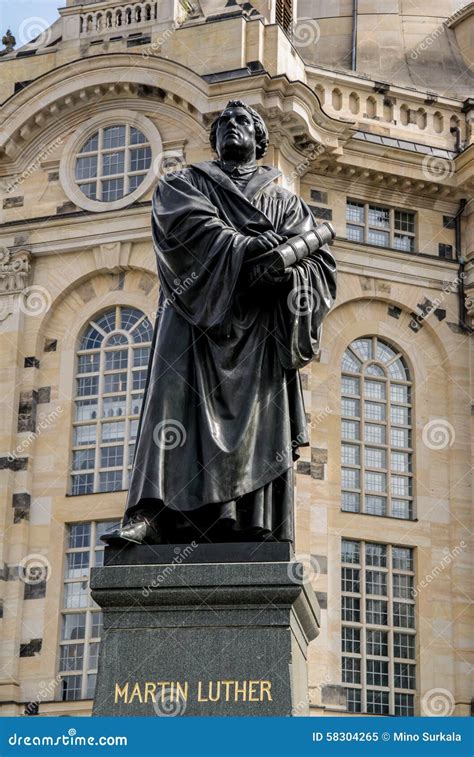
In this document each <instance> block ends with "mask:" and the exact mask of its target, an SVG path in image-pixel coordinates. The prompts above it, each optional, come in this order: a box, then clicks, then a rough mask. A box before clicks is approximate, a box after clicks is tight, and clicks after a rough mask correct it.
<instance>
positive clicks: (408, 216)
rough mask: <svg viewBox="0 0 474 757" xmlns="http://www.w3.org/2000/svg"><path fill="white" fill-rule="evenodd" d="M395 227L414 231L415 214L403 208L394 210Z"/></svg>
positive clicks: (400, 229)
mask: <svg viewBox="0 0 474 757" xmlns="http://www.w3.org/2000/svg"><path fill="white" fill-rule="evenodd" d="M394 223H395V228H396V229H397V230H398V231H410V232H411V233H412V234H413V233H414V231H415V214H414V213H409V212H407V211H405V210H396V211H395V218H394Z"/></svg>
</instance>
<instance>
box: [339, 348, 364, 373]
mask: <svg viewBox="0 0 474 757" xmlns="http://www.w3.org/2000/svg"><path fill="white" fill-rule="evenodd" d="M341 367H342V370H343V371H350V372H351V373H359V371H360V369H361V362H360V360H358V359H357V358H356V357H355V355H353V354H352V352H351V351H350V350H346V351H345V352H344V355H343V357H342V362H341Z"/></svg>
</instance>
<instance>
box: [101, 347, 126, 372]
mask: <svg viewBox="0 0 474 757" xmlns="http://www.w3.org/2000/svg"><path fill="white" fill-rule="evenodd" d="M127 365H128V350H118V351H117V350H114V351H113V352H106V353H105V370H106V371H113V370H117V369H120V368H126V367H127Z"/></svg>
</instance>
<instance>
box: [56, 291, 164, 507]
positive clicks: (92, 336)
mask: <svg viewBox="0 0 474 757" xmlns="http://www.w3.org/2000/svg"><path fill="white" fill-rule="evenodd" d="M151 337H152V326H151V324H150V321H149V320H148V318H147V317H146V315H145V314H144V313H142V312H141V311H140V310H136V309H135V308H132V307H121V306H117V307H113V308H109V309H108V310H106V311H105V312H102V313H101V314H99V315H97V316H96V317H95V318H93V319H92V320H91V321H90V322H89V324H88V325H87V326H86V328H85V329H84V331H83V334H82V337H81V339H80V343H79V349H78V352H77V366H76V389H75V393H76V396H75V400H74V404H75V408H74V427H73V442H72V443H73V452H72V466H71V478H72V482H71V493H72V494H92V493H93V492H108V491H117V490H119V489H126V488H127V486H128V476H129V470H130V467H131V463H132V459H133V451H134V446H135V439H136V435H137V429H138V420H139V413H140V409H141V404H142V400H143V390H144V388H145V381H146V372H147V365H148V358H149V354H150V343H151Z"/></svg>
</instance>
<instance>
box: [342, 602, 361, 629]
mask: <svg viewBox="0 0 474 757" xmlns="http://www.w3.org/2000/svg"><path fill="white" fill-rule="evenodd" d="M342 619H343V620H346V621H349V622H351V623H360V599H358V598H357V597H346V596H343V597H342Z"/></svg>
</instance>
